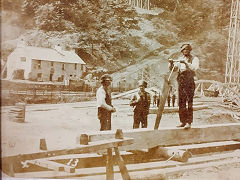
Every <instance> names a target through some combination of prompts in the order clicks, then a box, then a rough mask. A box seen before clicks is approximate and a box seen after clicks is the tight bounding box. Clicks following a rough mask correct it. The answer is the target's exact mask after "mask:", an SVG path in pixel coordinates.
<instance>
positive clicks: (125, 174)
mask: <svg viewBox="0 0 240 180" xmlns="http://www.w3.org/2000/svg"><path fill="white" fill-rule="evenodd" d="M114 151H115V154H116V160H117V163H118V167H119V169H120V172H121V175H122V179H123V180H130V179H131V178H130V176H129V173H128V171H127V168H126V166H125V163H124V161H123V159H122V157H121V156H120V153H119V150H118V147H114Z"/></svg>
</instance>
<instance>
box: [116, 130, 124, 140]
mask: <svg viewBox="0 0 240 180" xmlns="http://www.w3.org/2000/svg"><path fill="white" fill-rule="evenodd" d="M115 138H116V139H123V132H122V129H117V131H116V134H115Z"/></svg>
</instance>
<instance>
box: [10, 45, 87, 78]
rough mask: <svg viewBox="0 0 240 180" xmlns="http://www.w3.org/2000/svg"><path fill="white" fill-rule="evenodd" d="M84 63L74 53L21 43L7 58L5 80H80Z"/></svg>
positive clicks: (56, 47)
mask: <svg viewBox="0 0 240 180" xmlns="http://www.w3.org/2000/svg"><path fill="white" fill-rule="evenodd" d="M85 65H86V63H85V62H84V61H83V60H82V59H81V58H80V57H79V56H78V55H77V54H76V53H75V51H64V50H62V49H61V47H60V46H55V49H51V48H43V47H34V46H25V45H24V44H23V43H22V44H19V45H18V47H17V48H16V49H15V50H14V51H13V52H12V53H11V54H10V55H9V56H8V59H7V79H9V80H11V79H26V80H32V81H59V82H60V81H64V80H66V79H80V78H81V76H82V74H83V73H84V72H85V71H86V67H85Z"/></svg>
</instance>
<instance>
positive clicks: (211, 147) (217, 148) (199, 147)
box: [167, 141, 240, 155]
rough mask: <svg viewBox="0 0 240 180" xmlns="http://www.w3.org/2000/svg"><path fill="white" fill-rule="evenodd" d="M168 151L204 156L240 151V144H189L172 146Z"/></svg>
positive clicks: (236, 142) (230, 142) (226, 142)
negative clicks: (177, 150)
mask: <svg viewBox="0 0 240 180" xmlns="http://www.w3.org/2000/svg"><path fill="white" fill-rule="evenodd" d="M167 148H168V149H181V150H187V151H189V152H191V153H192V154H193V155H195V154H204V153H210V152H222V151H231V150H236V149H240V142H238V141H223V142H212V143H201V144H189V145H182V146H170V147H167Z"/></svg>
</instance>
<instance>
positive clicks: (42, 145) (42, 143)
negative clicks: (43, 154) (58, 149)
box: [40, 139, 47, 150]
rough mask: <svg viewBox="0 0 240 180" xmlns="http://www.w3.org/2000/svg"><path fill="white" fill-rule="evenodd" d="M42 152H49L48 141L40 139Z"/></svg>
mask: <svg viewBox="0 0 240 180" xmlns="http://www.w3.org/2000/svg"><path fill="white" fill-rule="evenodd" d="M40 150H47V143H46V139H40Z"/></svg>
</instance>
